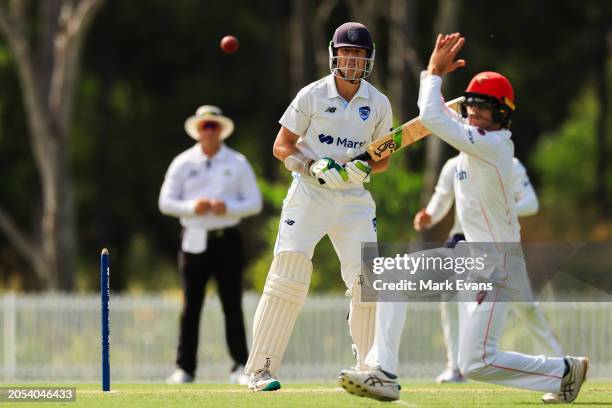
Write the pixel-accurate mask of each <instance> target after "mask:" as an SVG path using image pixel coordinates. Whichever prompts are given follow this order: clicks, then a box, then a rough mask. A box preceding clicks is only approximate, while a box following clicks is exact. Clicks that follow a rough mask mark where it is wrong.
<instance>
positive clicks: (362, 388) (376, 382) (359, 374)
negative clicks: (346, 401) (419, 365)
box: [338, 368, 400, 401]
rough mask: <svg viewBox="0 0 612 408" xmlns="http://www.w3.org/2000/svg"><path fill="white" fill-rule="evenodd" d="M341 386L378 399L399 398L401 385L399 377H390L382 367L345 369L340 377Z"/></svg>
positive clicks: (347, 390)
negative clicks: (398, 381)
mask: <svg viewBox="0 0 612 408" xmlns="http://www.w3.org/2000/svg"><path fill="white" fill-rule="evenodd" d="M338 382H339V383H340V386H341V387H342V388H344V390H345V391H346V392H348V393H349V394H353V395H358V396H360V397H368V398H372V399H375V400H378V401H395V400H398V399H399V390H400V386H399V384H398V383H397V378H390V377H388V376H387V375H386V374H385V373H384V372H382V371H381V370H380V369H378V368H375V369H368V370H352V369H349V370H343V371H342V372H340V376H339V377H338Z"/></svg>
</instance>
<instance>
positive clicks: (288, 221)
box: [285, 218, 295, 225]
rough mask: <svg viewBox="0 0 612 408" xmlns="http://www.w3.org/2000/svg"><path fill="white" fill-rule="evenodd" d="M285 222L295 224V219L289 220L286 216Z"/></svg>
mask: <svg viewBox="0 0 612 408" xmlns="http://www.w3.org/2000/svg"><path fill="white" fill-rule="evenodd" d="M285 224H287V225H293V224H295V221H293V220H290V219H289V218H287V219H286V220H285Z"/></svg>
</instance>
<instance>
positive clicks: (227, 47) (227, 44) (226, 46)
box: [221, 35, 240, 54]
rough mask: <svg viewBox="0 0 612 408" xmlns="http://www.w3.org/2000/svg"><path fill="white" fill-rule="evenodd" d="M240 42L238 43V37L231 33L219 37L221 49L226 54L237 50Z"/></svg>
mask: <svg viewBox="0 0 612 408" xmlns="http://www.w3.org/2000/svg"><path fill="white" fill-rule="evenodd" d="M239 47H240V44H238V39H237V38H236V37H234V36H233V35H226V36H225V37H223V38H222V39H221V49H222V50H223V52H224V53H226V54H233V53H235V52H236V51H238V48H239Z"/></svg>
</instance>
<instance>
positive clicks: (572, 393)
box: [542, 356, 589, 404]
mask: <svg viewBox="0 0 612 408" xmlns="http://www.w3.org/2000/svg"><path fill="white" fill-rule="evenodd" d="M565 360H566V361H567V363H568V364H569V368H570V370H569V373H567V375H566V376H565V377H563V379H562V380H561V388H560V390H559V393H558V394H553V393H550V392H549V393H547V394H544V395H543V396H542V401H544V402H545V403H547V404H569V403H570V402H573V401H574V400H575V399H576V397H578V393H579V392H580V387H582V383H584V381H585V380H586V374H587V371H588V369H589V359H588V358H586V357H571V356H566V357H565Z"/></svg>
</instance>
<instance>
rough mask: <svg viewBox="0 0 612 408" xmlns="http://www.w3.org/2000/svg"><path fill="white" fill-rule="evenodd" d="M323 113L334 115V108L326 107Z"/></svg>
mask: <svg viewBox="0 0 612 408" xmlns="http://www.w3.org/2000/svg"><path fill="white" fill-rule="evenodd" d="M325 112H329V113H335V112H336V108H335V107H334V106H328V107H327V109H325Z"/></svg>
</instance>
